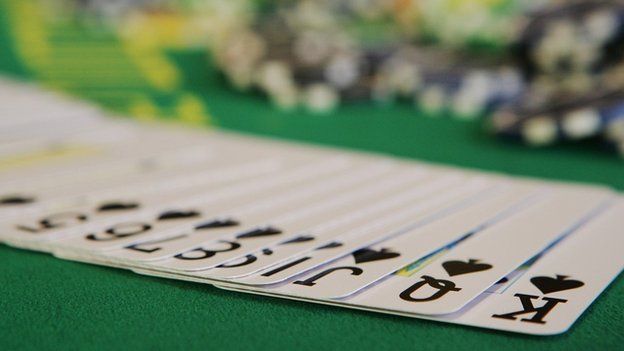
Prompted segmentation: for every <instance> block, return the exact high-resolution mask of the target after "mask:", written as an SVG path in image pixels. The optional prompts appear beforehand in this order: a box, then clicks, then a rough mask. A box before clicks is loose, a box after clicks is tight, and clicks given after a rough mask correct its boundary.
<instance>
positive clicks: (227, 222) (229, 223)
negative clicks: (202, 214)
mask: <svg viewBox="0 0 624 351" xmlns="http://www.w3.org/2000/svg"><path fill="white" fill-rule="evenodd" d="M239 224H240V223H238V222H237V221H235V220H233V219H217V220H214V221H208V222H205V223H201V224H198V225H197V226H195V230H200V229H215V228H227V227H236V226H237V225H239Z"/></svg>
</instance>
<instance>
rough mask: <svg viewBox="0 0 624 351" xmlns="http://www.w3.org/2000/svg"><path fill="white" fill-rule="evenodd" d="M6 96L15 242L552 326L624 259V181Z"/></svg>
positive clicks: (0, 193) (106, 260) (257, 285)
mask: <svg viewBox="0 0 624 351" xmlns="http://www.w3.org/2000/svg"><path fill="white" fill-rule="evenodd" d="M0 111H1V113H0V114H1V116H2V118H1V119H0V141H1V142H0V225H1V226H2V227H1V229H0V240H1V241H2V242H4V243H6V244H7V245H10V246H15V247H20V248H25V249H30V250H37V251H44V252H50V253H52V254H53V255H55V256H58V257H61V258H64V259H69V260H76V261H82V262H88V263H94V264H101V265H106V266H113V267H119V268H125V269H129V270H133V271H135V272H137V273H140V274H148V275H154V276H160V277H166V278H172V279H181V280H189V281H194V282H198V283H207V284H213V285H215V286H217V287H219V288H224V289H229V290H236V291H242V292H249V293H255V294H262V295H269V296H277V297H282V298H289V299H297V300H304V301H310V302H316V303H322V304H330V305H336V306H342V307H349V308H356V309H363V310H369V311H375V312H381V313H390V314H397V315H403V316H407V317H415V318H425V319H430V320H435V321H440V322H448V323H458V324H465V325H471V326H478V327H484V328H491V329H500V330H507V331H513V332H520V333H528V334H541V335H548V334H557V333H562V332H564V331H566V330H567V329H568V328H569V327H570V326H571V325H572V324H573V323H574V321H575V320H576V319H577V318H578V317H579V316H580V315H581V314H582V313H583V311H584V310H585V309H586V308H587V307H588V306H589V305H590V304H591V303H592V301H593V300H594V299H595V298H596V297H597V296H598V295H599V294H600V293H601V292H602V291H603V290H604V289H605V288H606V287H607V286H608V285H609V283H610V282H611V281H612V280H613V279H615V278H616V277H617V276H618V274H619V273H620V271H621V270H622V268H623V266H624V256H623V255H622V254H621V250H622V247H623V245H624V232H623V231H622V228H624V199H623V197H622V196H621V195H619V194H617V193H615V192H614V191H611V190H609V189H607V188H603V187H598V186H588V185H580V184H570V183H557V182H546V181H541V180H534V179H525V178H519V177H510V176H506V175H501V174H492V173H484V172H477V171H470V170H463V169H458V168H452V167H444V166H439V165H431V164H426V163H422V162H416V161H412V160H403V159H396V158H391V157H387V156H380V155H371V154H361V153H356V152H350V151H341V150H335V149H329V148H322V147H318V146H306V145H300V144H294V143H287V142H280V141H273V140H265V139H260V138H255V137H249V136H240V135H236V134H230V133H226V132H215V131H212V132H209V131H198V130H187V129H181V128H179V127H175V128H174V127H172V126H162V125H152V124H145V123H138V122H135V121H131V120H127V119H121V118H114V117H107V116H105V115H104V114H103V113H102V112H100V111H99V110H97V109H95V108H93V107H91V106H89V105H86V104H83V103H79V102H76V101H72V100H70V99H67V98H64V97H59V96H56V95H54V94H51V93H46V92H43V91H40V90H38V89H37V88H34V87H31V86H26V85H21V84H17V83H10V82H2V83H0ZM241 118H244V116H241ZM388 137H389V138H391V137H392V136H391V135H389V136H388ZM510 162H513V160H510ZM337 313H338V311H337Z"/></svg>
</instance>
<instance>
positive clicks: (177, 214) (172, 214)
mask: <svg viewBox="0 0 624 351" xmlns="http://www.w3.org/2000/svg"><path fill="white" fill-rule="evenodd" d="M199 215H200V213H199V212H197V211H193V210H189V211H178V210H173V211H165V212H163V213H161V214H160V216H158V220H159V221H166V220H170V219H181V218H192V217H198V216H199Z"/></svg>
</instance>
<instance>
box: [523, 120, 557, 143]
mask: <svg viewBox="0 0 624 351" xmlns="http://www.w3.org/2000/svg"><path fill="white" fill-rule="evenodd" d="M522 136H523V137H524V140H525V141H526V142H527V143H528V144H530V145H534V146H541V145H547V144H550V143H552V142H553V141H554V140H555V139H556V138H557V124H556V123H555V121H554V120H553V118H552V117H549V116H539V117H535V118H531V119H529V120H528V121H526V123H524V124H523V126H522Z"/></svg>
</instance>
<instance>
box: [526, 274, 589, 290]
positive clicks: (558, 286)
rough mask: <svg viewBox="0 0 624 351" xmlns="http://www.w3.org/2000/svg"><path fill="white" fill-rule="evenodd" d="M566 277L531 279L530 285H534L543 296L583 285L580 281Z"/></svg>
mask: <svg viewBox="0 0 624 351" xmlns="http://www.w3.org/2000/svg"><path fill="white" fill-rule="evenodd" d="M567 278H568V276H567V275H559V274H557V275H556V278H551V277H533V278H531V283H533V285H535V287H536V288H538V289H540V291H541V292H543V293H544V294H550V293H552V292H557V291H563V290H569V289H576V288H580V287H581V286H583V285H585V283H583V282H582V281H580V280H574V279H567Z"/></svg>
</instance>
